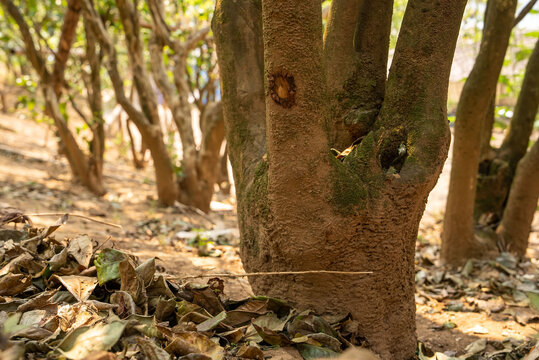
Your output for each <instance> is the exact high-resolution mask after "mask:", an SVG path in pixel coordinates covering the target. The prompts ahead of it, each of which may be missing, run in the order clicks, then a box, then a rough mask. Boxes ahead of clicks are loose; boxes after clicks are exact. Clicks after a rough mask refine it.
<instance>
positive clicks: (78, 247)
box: [67, 235, 94, 269]
mask: <svg viewBox="0 0 539 360" xmlns="http://www.w3.org/2000/svg"><path fill="white" fill-rule="evenodd" d="M93 251H94V247H93V245H92V240H91V239H90V237H89V236H88V235H79V236H77V237H76V238H74V239H73V240H71V241H70V242H69V245H68V247H67V253H68V254H69V255H71V256H73V257H74V258H75V260H77V262H78V263H79V264H80V265H81V266H82V267H84V268H85V269H87V268H88V266H89V265H90V259H91V258H92V254H93Z"/></svg>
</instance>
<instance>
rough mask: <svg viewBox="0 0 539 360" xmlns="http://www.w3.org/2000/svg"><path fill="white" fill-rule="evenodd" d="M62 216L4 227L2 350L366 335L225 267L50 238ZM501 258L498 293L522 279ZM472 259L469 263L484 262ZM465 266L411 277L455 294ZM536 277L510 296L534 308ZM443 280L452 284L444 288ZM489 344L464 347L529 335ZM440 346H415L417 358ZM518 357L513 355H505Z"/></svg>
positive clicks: (107, 358)
mask: <svg viewBox="0 0 539 360" xmlns="http://www.w3.org/2000/svg"><path fill="white" fill-rule="evenodd" d="M66 221H67V216H64V217H62V218H61V219H59V220H58V221H57V222H56V223H55V224H54V225H52V226H50V227H48V228H45V229H38V228H35V227H33V226H32V225H31V223H30V224H26V225H25V226H24V227H23V228H22V230H14V229H11V228H8V226H2V227H0V324H1V325H0V359H3V360H4V359H5V360H15V359H85V360H111V359H150V360H162V359H184V360H185V359H193V360H204V359H213V360H221V359H260V360H263V359H264V358H265V355H264V354H265V351H266V352H268V351H271V350H275V349H276V348H279V347H295V348H296V349H297V351H298V352H299V354H301V356H302V357H303V358H304V359H316V358H330V357H337V356H339V355H340V353H341V352H342V351H343V350H344V349H346V348H348V347H353V346H357V347H365V346H367V345H368V344H367V343H366V341H365V339H364V338H363V337H362V336H361V333H360V331H359V329H360V324H359V323H358V322H357V321H356V320H354V319H352V318H351V317H350V315H348V316H346V317H344V318H343V317H341V318H338V319H337V318H332V319H330V318H324V317H323V316H318V315H317V314H316V313H314V312H313V311H309V310H308V311H303V312H298V311H297V310H295V309H294V308H292V307H291V306H289V305H287V304H286V303H285V302H283V301H281V300H279V299H273V298H270V297H265V296H255V297H251V298H246V299H243V300H239V301H238V300H231V299H228V298H226V297H225V295H224V291H223V290H224V282H223V280H221V279H218V278H212V279H209V280H208V281H207V283H206V284H197V283H194V282H183V283H182V282H178V281H177V280H174V279H173V277H172V276H169V275H167V274H165V273H160V272H158V271H157V269H156V264H155V259H153V258H152V259H149V260H147V261H145V262H143V263H139V261H138V259H137V258H136V257H135V256H133V255H130V254H128V253H126V252H124V251H121V250H118V249H113V248H103V249H101V248H100V247H99V246H97V244H96V243H94V241H93V240H92V239H91V238H90V237H89V236H87V235H76V236H74V237H73V238H71V239H66V241H59V240H56V239H55V238H54V236H53V233H54V231H55V230H57V229H58V228H59V227H60V226H61V225H63V224H65V223H66ZM509 260H510V259H509ZM431 264H432V262H431ZM496 264H498V263H496ZM496 264H494V265H492V264H488V266H490V267H491V268H494V269H496V271H501V272H503V273H504V274H506V275H504V276H505V278H502V279H500V281H501V282H500V283H499V284H498V283H496V284H492V283H490V282H489V283H488V284H481V286H487V285H488V286H490V287H492V288H495V289H497V291H499V292H501V293H499V294H498V293H496V294H497V296H499V297H502V299H504V300H505V297H504V296H505V295H507V294H506V292H507V291H506V290H504V291H506V292H502V290H500V289H507V288H508V287H510V286H509V283H510V284H513V283H511V281H513V280H515V279H518V277H517V276H518V274H519V271H518V269H517V266H518V265H516V263H515V264H513V263H511V262H510V261H507V259H505V260H504V261H503V262H502V261H500V262H499V265H500V266H497V265H496ZM475 267H476V266H473V268H472V269H468V270H467V271H468V272H469V273H471V271H479V267H477V269H476V268H475ZM508 270H511V271H508ZM421 271H423V270H421V269H420V270H419V272H421ZM419 272H418V273H419ZM433 274H434V275H433ZM467 276H469V274H468V275H462V276H461V277H463V278H465V279H463V280H462V281H459V280H458V279H457V275H456V274H455V273H450V272H444V273H443V274H438V275H436V272H433V271H432V270H431V269H429V270H428V271H425V274H424V275H420V276H419V281H418V285H419V287H420V288H422V292H423V293H424V294H425V296H427V297H428V298H432V297H437V298H439V299H440V300H441V301H443V300H444V299H445V298H447V299H456V298H457V297H456V295H457V294H460V295H462V296H464V295H466V294H468V295H470V292H472V291H473V290H471V289H472V288H473V287H472V286H469V285H468V286H469V287H468V288H465V287H464V286H465V285H464V284H468V282H469V281H471V280H468V279H467ZM479 278H481V277H479ZM532 280H533V279H524V278H521V279H520V280H519V281H520V282H519V283H518V284H516V285H515V286H514V287H513V288H514V289H516V290H515V291H518V293H516V295H515V296H513V301H514V302H525V303H526V304H529V306H531V308H534V309H537V305H538V304H537V289H536V287H534V286H532V285H531V284H530V281H532ZM447 282H449V283H450V284H448V283H447ZM508 282H509V283H508ZM441 284H445V285H444V286H446V287H447V286H451V287H453V288H454V289H455V291H451V292H448V293H447V295H446V296H445V297H443V298H442V297H440V291H441V290H440V285H441ZM427 294H428V295H427ZM449 294H450V295H449ZM418 296H421V295H418ZM488 300H490V299H488V298H485V301H487V303H486V304H487V305H484V304H482V303H480V304H471V305H470V306H474V309H482V310H481V311H487V310H488V311H500V310H499V309H500V306H501V305H500V302H499V301H498V302H497V303H495V304H494V305H495V306H494V305H493V306H489V305H488V304H489V303H488ZM504 304H505V303H504ZM534 311H535V310H534ZM486 348H487V347H486V346H482V344H476V345H474V346H470V347H469V349H467V350H469V353H467V354H466V356H467V357H460V358H459V359H476V358H477V359H479V358H481V359H502V357H496V356H498V354H502V353H503V354H504V356H512V355H511V354H513V353H514V354H521V353H522V354H524V351H525V350H530V348H531V345H529V343H524V344H515V345H507V346H505V347H504V348H503V349H504V350H501V349H498V353H496V354H494V355H493V356H490V355H489V354H487V353H486V352H485V351H486V350H485V349H486ZM365 351H366V350H365ZM500 351H502V352H500ZM503 351H505V352H503ZM533 352H534V350H530V351H529V354H531V355H532V356H533ZM524 355H525V354H524ZM343 356H345V358H346V354H345V355H343ZM432 356H435V357H432ZM440 356H442V355H440V354H439V353H436V354H432V355H429V354H428V351H427V350H425V349H424V347H421V346H420V347H419V348H418V358H419V359H441V358H442V357H440ZM443 356H445V355H443ZM477 356H482V357H477ZM528 357H529V356H528ZM513 358H520V357H503V359H513ZM444 359H450V357H445V358H444ZM453 359H456V358H453Z"/></svg>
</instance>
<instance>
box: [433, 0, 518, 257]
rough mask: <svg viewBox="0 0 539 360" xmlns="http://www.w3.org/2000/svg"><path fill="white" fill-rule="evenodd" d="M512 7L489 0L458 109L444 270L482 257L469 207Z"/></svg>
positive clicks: (503, 0)
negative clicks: (483, 129)
mask: <svg viewBox="0 0 539 360" xmlns="http://www.w3.org/2000/svg"><path fill="white" fill-rule="evenodd" d="M516 5H517V1H516V0H510V1H506V0H489V5H488V6H489V7H490V9H489V11H488V14H487V16H486V23H485V31H484V35H483V39H482V41H481V47H480V50H479V54H478V56H477V59H476V61H475V64H474V67H473V69H472V71H471V73H470V76H469V77H468V79H467V80H466V83H465V85H464V89H463V90H462V94H461V96H460V100H459V104H458V107H457V120H456V123H455V143H454V147H453V163H452V167H451V180H450V183H449V193H448V197H447V205H446V211H445V218H444V227H443V233H442V252H441V256H442V258H443V259H444V261H446V262H447V263H449V264H460V263H462V262H464V261H465V260H466V259H467V258H470V257H475V256H481V255H484V254H485V250H486V248H485V247H488V244H483V243H481V242H479V241H478V240H477V239H476V238H475V236H474V216H473V215H474V202H475V193H476V183H477V170H478V167H479V155H480V139H481V130H482V127H483V123H484V119H485V117H486V115H487V112H488V109H489V105H490V103H491V99H492V94H493V93H494V89H495V87H496V84H497V82H498V75H499V73H500V70H501V67H502V64H503V58H504V56H505V51H506V49H507V45H508V43H509V36H510V34H511V29H512V27H513V21H514V16H515V9H516Z"/></svg>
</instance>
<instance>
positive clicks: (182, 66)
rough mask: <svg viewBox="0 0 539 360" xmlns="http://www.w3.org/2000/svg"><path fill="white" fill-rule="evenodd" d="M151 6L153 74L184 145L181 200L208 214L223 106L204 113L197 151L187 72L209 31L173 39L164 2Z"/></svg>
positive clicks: (156, 1)
mask: <svg viewBox="0 0 539 360" xmlns="http://www.w3.org/2000/svg"><path fill="white" fill-rule="evenodd" d="M148 7H149V9H150V12H151V15H152V20H153V24H154V36H153V37H152V39H151V40H150V43H149V48H150V58H151V70H152V74H153V77H154V79H155V82H156V83H157V86H158V87H159V90H160V91H161V93H162V94H163V97H164V98H165V102H166V103H167V104H168V106H169V107H170V109H171V112H172V117H173V120H174V123H175V124H176V127H177V128H178V132H179V134H180V139H181V142H182V150H183V159H182V175H181V178H180V182H179V183H180V201H181V202H182V203H184V204H187V205H191V206H194V207H197V208H199V209H200V210H202V211H204V212H208V211H209V210H210V203H211V199H212V196H213V192H214V189H213V188H214V184H215V183H216V181H217V175H218V173H219V153H220V150H221V144H222V142H223V139H224V120H223V116H222V106H221V104H212V105H207V106H206V109H205V111H204V112H203V113H201V115H200V116H201V121H200V124H201V126H200V127H201V131H202V143H201V146H200V151H197V149H196V144H195V137H194V133H193V128H192V118H191V104H190V103H189V94H190V87H189V83H188V77H187V73H186V68H187V63H186V61H187V54H188V52H189V50H190V48H191V47H192V46H194V44H196V42H197V41H198V37H199V36H204V34H205V32H200V33H199V34H198V35H194V37H192V38H190V39H188V40H187V41H186V42H183V43H182V42H179V41H177V40H173V38H172V36H171V35H170V34H169V30H168V27H167V26H166V23H165V22H164V19H165V14H164V12H163V3H162V0H148ZM165 45H168V46H169V47H170V48H171V49H172V50H173V51H174V55H173V60H174V67H173V76H174V84H172V83H171V82H170V81H169V78H168V74H167V72H166V69H165V65H164V64H163V48H164V46H165Z"/></svg>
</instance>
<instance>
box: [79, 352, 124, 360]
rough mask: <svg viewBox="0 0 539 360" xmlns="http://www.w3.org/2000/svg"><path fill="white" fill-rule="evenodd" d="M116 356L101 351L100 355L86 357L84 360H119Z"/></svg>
mask: <svg viewBox="0 0 539 360" xmlns="http://www.w3.org/2000/svg"><path fill="white" fill-rule="evenodd" d="M117 359H118V357H117V356H116V354H113V353H110V352H108V351H100V352H98V353H95V354H92V355H89V356H86V357H85V358H84V359H83V360H117Z"/></svg>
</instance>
